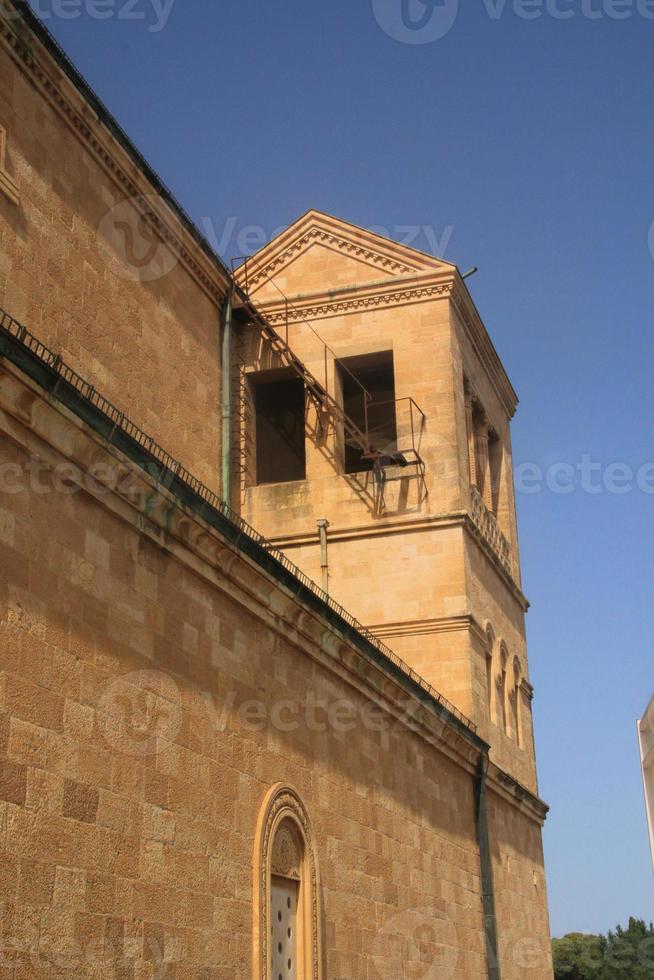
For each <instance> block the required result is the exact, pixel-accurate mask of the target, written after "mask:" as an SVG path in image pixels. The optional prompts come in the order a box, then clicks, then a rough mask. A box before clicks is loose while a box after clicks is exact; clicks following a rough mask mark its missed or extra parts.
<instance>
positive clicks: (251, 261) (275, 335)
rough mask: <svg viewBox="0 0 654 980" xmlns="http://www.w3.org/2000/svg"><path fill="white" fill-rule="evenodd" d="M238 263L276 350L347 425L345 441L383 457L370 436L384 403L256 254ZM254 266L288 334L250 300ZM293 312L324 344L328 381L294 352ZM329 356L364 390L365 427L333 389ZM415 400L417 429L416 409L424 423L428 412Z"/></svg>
mask: <svg viewBox="0 0 654 980" xmlns="http://www.w3.org/2000/svg"><path fill="white" fill-rule="evenodd" d="M236 263H241V266H240V268H241V270H242V272H241V274H240V275H239V279H240V280H241V287H242V289H243V291H244V293H245V297H246V299H247V309H248V312H249V313H250V314H251V316H252V319H253V320H255V321H256V322H257V323H258V324H259V327H260V329H261V330H262V333H263V334H264V336H266V337H267V338H268V340H269V341H270V342H271V344H272V347H273V350H275V352H276V353H277V354H279V355H280V356H281V358H282V360H283V361H284V363H285V364H286V365H287V366H288V367H291V368H292V369H293V370H294V371H295V372H296V374H298V375H299V377H301V378H302V380H303V381H304V384H305V387H306V388H307V390H308V392H309V394H310V395H311V396H312V397H313V399H314V401H315V402H316V404H317V407H318V408H319V409H321V410H322V411H324V412H325V413H327V414H328V415H331V417H332V418H333V419H334V420H335V421H336V422H338V423H339V424H340V425H342V427H343V431H344V436H345V442H346V443H347V444H348V445H350V446H353V447H356V448H357V449H359V450H360V451H361V454H362V456H363V458H365V459H370V460H374V459H375V458H377V459H379V457H380V455H381V452H382V451H381V450H380V448H379V447H378V446H376V445H375V444H374V442H373V441H372V439H371V437H370V424H369V415H370V411H371V409H373V408H374V409H377V408H379V407H380V406H381V404H382V403H381V402H374V400H373V396H372V395H371V393H370V392H369V391H368V390H367V388H366V387H365V385H363V384H362V383H361V382H360V381H359V379H358V378H357V376H356V375H355V374H354V373H353V372H352V371H351V370H350V368H349V367H348V366H347V364H346V363H345V362H344V361H343V360H341V358H339V357H338V355H337V354H336V352H335V351H334V350H333V349H332V348H331V347H330V346H329V344H328V343H327V342H326V341H325V340H324V339H323V337H321V335H320V334H319V333H318V331H317V330H316V329H315V327H314V326H313V324H312V323H310V321H309V320H307V319H305V318H304V317H303V316H302V313H301V311H300V310H298V309H297V307H295V306H293V304H292V303H291V302H290V300H289V299H288V297H287V296H286V294H285V293H284V292H283V290H282V289H280V287H279V286H278V285H277V283H276V282H275V280H274V279H273V278H272V277H271V276H269V275H268V273H267V272H266V270H265V269H264V268H263V266H262V265H261V263H260V262H259V261H258V259H257V258H256V257H254V256H239V257H238V258H235V259H232V269H234V266H235V264H236ZM252 266H254V267H255V275H254V277H253V278H254V280H255V282H256V283H258V282H260V281H262V282H264V283H266V284H267V285H269V286H272V288H273V289H274V290H275V291H276V292H277V293H278V294H279V296H280V301H281V303H282V305H283V311H284V313H283V321H284V337H282V336H281V334H280V333H279V332H278V331H277V330H276V328H275V327H273V326H272V324H271V323H270V322H269V321H268V320H267V318H266V317H265V315H264V314H263V313H262V312H261V311H260V310H259V309H258V308H257V306H255V304H254V303H253V302H252V300H251V299H250V284H251V279H252V277H251V275H250V270H251V268H252ZM291 312H292V313H293V322H294V324H295V325H298V324H299V325H301V326H302V327H306V328H307V329H308V330H309V331H310V332H311V333H312V334H313V336H314V337H315V338H316V339H317V340H318V342H319V344H320V345H321V347H322V351H323V356H322V360H323V362H324V384H322V383H321V382H318V381H317V379H316V378H315V377H314V376H313V375H312V374H311V372H310V371H309V370H308V368H307V367H306V365H305V364H303V362H302V361H301V360H300V359H299V358H298V357H297V356H296V355H295V354H294V353H293V351H292V349H291V347H290V344H289V323H290V320H289V314H290V313H291ZM329 357H331V358H332V360H333V361H334V362H335V363H336V364H338V367H339V370H340V371H342V372H344V373H346V374H347V375H349V377H350V378H351V379H352V380H353V381H354V382H355V384H356V385H357V386H358V388H359V389H360V391H361V398H362V409H363V410H362V416H363V427H361V426H360V425H359V424H357V422H355V421H354V420H353V419H352V418H351V417H350V416H348V415H347V413H346V412H345V411H344V410H343V408H342V406H341V405H340V404H339V402H338V401H337V400H336V398H334V396H333V395H332V394H330V392H329ZM403 400H404V399H396V402H400V401H403ZM409 400H410V402H411V405H412V407H411V412H412V418H411V421H412V428H413V410H414V408H415V409H416V411H417V412H418V413H419V414H420V415H421V416H422V419H423V424H424V420H425V418H426V417H425V414H424V412H422V410H421V409H420V408H419V407H418V405H417V404H416V402H415V401H414V399H413V398H411V399H409ZM412 445H413V446H414V447H415V439H412Z"/></svg>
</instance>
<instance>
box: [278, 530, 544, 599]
mask: <svg viewBox="0 0 654 980" xmlns="http://www.w3.org/2000/svg"><path fill="white" fill-rule="evenodd" d="M452 527H462V528H463V529H464V530H466V531H467V532H468V533H469V534H470V536H471V537H472V539H473V540H474V541H475V542H476V543H477V544H478V545H479V547H480V548H481V549H482V551H483V552H484V554H485V555H486V557H487V558H488V559H489V561H490V562H491V563H492V565H493V567H494V568H495V570H496V571H497V573H498V574H499V575H500V576H501V578H502V580H503V581H504V583H505V585H506V586H507V588H508V589H509V591H510V592H511V593H512V594H513V596H514V597H515V598H516V599H517V601H518V603H519V605H520V608H521V609H522V610H523V612H526V611H527V610H528V609H529V600H528V599H527V597H526V596H525V594H524V593H523V591H522V589H521V588H520V586H519V584H518V583H517V581H516V580H515V579H514V577H513V574H512V572H511V571H510V570H509V569H508V568H507V567H506V566H505V564H504V563H503V562H502V561H500V558H499V557H498V555H497V554H496V552H495V550H494V548H493V547H492V546H491V544H490V543H489V541H488V540H487V539H486V537H485V535H484V534H482V532H481V531H480V529H479V527H478V526H477V524H476V523H475V521H474V520H473V519H472V517H471V515H470V514H469V513H468V512H467V511H451V512H450V513H447V514H435V515H430V516H428V517H420V518H417V519H411V520H403V519H400V520H387V521H385V522H384V523H381V522H380V523H378V524H372V525H371V524H364V525H358V526H350V527H341V528H339V527H334V526H332V527H331V528H330V532H329V540H330V542H337V541H349V540H352V539H353V538H374V537H380V536H385V535H391V534H406V533H411V532H413V533H418V532H420V531H425V530H430V529H432V528H433V529H438V528H452ZM270 541H271V543H272V544H274V545H275V546H276V547H277V548H279V549H280V550H281V551H290V550H291V549H293V548H298V547H301V546H303V545H304V546H306V545H312V544H319V542H320V538H319V537H318V535H317V533H316V532H308V533H307V534H292V535H282V534H280V535H277V536H275V537H271V538H270Z"/></svg>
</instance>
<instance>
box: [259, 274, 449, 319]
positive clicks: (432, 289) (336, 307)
mask: <svg viewBox="0 0 654 980" xmlns="http://www.w3.org/2000/svg"><path fill="white" fill-rule="evenodd" d="M451 291H452V284H451V283H442V284H440V285H433V286H420V287H414V288H406V289H400V290H393V291H391V292H379V293H374V294H372V295H370V296H360V297H356V298H355V299H349V300H335V301H331V300H330V301H326V302H322V303H320V302H318V303H316V304H314V305H313V306H301V307H289V309H288V311H287V310H285V309H284V310H281V311H271V310H269V311H266V319H267V320H268V322H269V323H271V324H272V325H273V326H275V324H280V323H285V322H286V321H287V320H288V322H289V323H291V322H293V321H302V320H315V319H318V318H319V317H327V316H336V315H337V314H338V313H351V312H354V311H355V310H361V309H375V308H376V307H379V306H382V307H383V306H398V305H400V304H402V303H415V302H419V301H421V300H427V299H430V298H433V297H434V296H446V295H448V294H449V293H450V292H451ZM261 308H262V309H264V310H265V303H264V304H262V306H261Z"/></svg>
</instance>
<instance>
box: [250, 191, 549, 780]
mask: <svg viewBox="0 0 654 980" xmlns="http://www.w3.org/2000/svg"><path fill="white" fill-rule="evenodd" d="M237 278H238V280H239V282H240V284H241V286H242V288H243V290H244V292H245V293H246V295H247V297H248V300H249V302H250V303H251V304H252V306H254V307H256V309H257V310H258V311H259V312H260V313H261V315H262V317H263V318H264V319H265V322H266V323H267V324H269V325H270V327H271V328H273V329H272V330H271V331H269V332H268V333H267V332H266V330H265V329H261V325H260V324H257V323H256V322H251V321H248V320H247V317H245V318H243V320H242V322H241V324H240V326H239V327H238V330H237V334H238V343H239V348H238V349H239V357H240V361H241V370H240V373H239V382H238V403H239V406H240V411H239V418H240V433H239V441H238V457H239V458H238V460H235V462H236V463H238V468H239V471H240V474H241V488H240V490H241V509H242V513H243V516H244V517H245V518H246V520H248V521H249V522H250V523H251V524H252V525H253V526H254V527H256V528H257V529H258V530H259V531H261V532H262V533H263V534H264V535H265V536H266V537H268V538H269V539H271V540H272V541H273V543H274V544H276V545H277V546H278V547H280V548H281V549H282V550H283V551H285V552H286V553H287V554H288V555H289V557H290V558H291V560H292V561H294V562H295V563H296V564H297V565H299V566H300V568H301V569H302V570H303V571H305V572H306V574H308V575H309V576H310V577H311V578H313V579H314V580H315V581H316V582H317V583H319V584H322V585H323V588H326V589H328V590H329V592H330V594H331V595H333V597H334V598H335V599H336V600H337V601H338V602H340V603H342V604H343V605H344V606H345V607H346V608H347V609H348V610H349V611H350V612H351V613H352V614H353V615H354V616H356V617H357V618H358V619H359V620H360V621H361V622H362V623H363V624H364V625H365V626H367V627H368V628H369V629H370V630H371V631H372V632H373V633H374V634H375V635H377V636H378V637H379V638H380V639H383V640H384V642H385V643H386V644H388V646H390V647H391V648H392V649H393V650H394V651H395V652H396V653H397V654H398V655H399V656H400V657H402V659H403V660H404V661H405V662H406V663H408V664H409V665H410V666H411V667H413V669H414V670H416V671H417V672H418V673H419V674H421V675H422V676H423V677H424V678H425V679H426V680H427V681H429V682H430V683H431V684H432V685H433V686H434V687H435V688H436V689H437V690H438V691H440V692H441V693H442V694H443V695H445V697H447V698H448V699H449V700H450V701H451V702H453V704H455V705H456V707H457V708H459V710H461V711H462V712H463V713H464V714H465V715H467V716H468V717H469V718H470V719H471V720H473V721H474V722H475V723H476V724H477V726H478V729H479V733H480V735H481V736H482V737H483V738H484V739H486V740H487V741H488V742H489V743H490V745H491V749H492V758H493V761H495V762H496V763H497V764H498V765H499V766H501V767H502V768H503V769H505V770H506V771H508V772H509V773H511V774H512V775H513V776H515V778H516V779H518V780H519V781H520V782H522V783H523V784H524V785H525V786H527V787H528V788H529V789H530V790H534V791H535V790H536V772H535V762H534V750H533V738H532V725H531V699H532V688H531V685H530V684H529V680H528V677H529V671H528V662H527V652H526V642H525V626H524V615H525V612H526V609H527V605H528V604H527V601H526V599H525V597H524V596H523V594H522V591H521V583H520V563H519V554H518V537H517V528H516V514H515V498H514V489H513V471H512V459H511V435H510V422H511V419H512V417H513V415H514V413H515V410H516V406H517V398H516V395H515V392H514V390H513V387H512V386H511V383H510V382H509V379H508V377H507V375H506V372H505V371H504V368H503V366H502V364H501V362H500V360H499V357H498V355H497V353H496V351H495V349H494V347H493V344H492V342H491V340H490V338H489V335H488V333H487V331H486V329H485V327H484V325H483V323H482V321H481V318H480V316H479V313H478V312H477V309H476V307H475V305H474V303H473V301H472V299H471V296H470V294H469V292H468V289H467V287H466V284H465V282H464V281H463V279H462V278H461V275H460V274H459V271H458V269H457V268H456V266H454V265H451V264H449V263H447V262H444V261H440V260H438V259H435V258H433V257H431V256H428V255H425V254H423V253H421V252H417V251H415V250H413V249H411V248H408V247H406V246H402V245H398V244H396V243H394V242H391V241H389V240H387V239H385V238H383V237H381V236H379V235H376V234H373V233H371V232H368V231H365V230H364V229H361V228H358V227H355V226H353V225H350V224H347V223H346V222H343V221H340V220H337V219H335V218H333V217H329V216H327V215H325V214H321V213H319V212H316V211H311V212H309V213H308V214H306V215H304V216H303V217H302V218H300V219H299V220H298V221H297V222H295V224H293V225H292V226H291V227H290V228H288V229H287V230H286V231H285V232H284V233H283V234H281V235H280V236H279V237H277V238H276V239H275V240H274V241H272V242H271V243H270V244H269V245H267V246H266V247H265V248H264V249H262V250H261V251H260V252H259V253H258V254H257V255H255V256H254V257H252V258H250V259H248V260H247V261H246V262H244V264H243V265H242V266H241V267H240V269H239V270H238V272H237Z"/></svg>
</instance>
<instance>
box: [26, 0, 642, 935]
mask: <svg viewBox="0 0 654 980" xmlns="http://www.w3.org/2000/svg"><path fill="white" fill-rule="evenodd" d="M75 2H76V0H73V4H74V3H75ZM78 2H79V4H80V6H79V9H76V8H75V7H74V6H71V5H69V6H68V7H65V6H61V5H60V6H57V5H56V3H55V4H53V3H52V2H51V0H47V2H46V0H40V2H39V7H40V9H41V11H42V12H45V14H46V23H47V25H48V27H49V28H50V29H51V30H52V32H53V33H54V34H55V36H56V37H57V38H58V39H59V40H60V42H61V43H62V45H63V46H64V48H65V50H66V51H67V52H68V53H69V54H70V56H71V57H72V59H73V61H74V62H75V63H76V64H77V65H78V67H79V68H80V69H81V71H82V72H83V74H84V75H85V76H86V77H87V79H88V80H89V81H90V83H91V84H92V85H93V87H94V88H95V89H96V91H97V92H98V94H99V95H100V97H101V98H102V99H103V100H104V101H105V102H106V104H107V105H108V107H109V108H110V109H111V111H112V112H113V113H114V114H115V115H116V116H117V118H118V120H119V121H120V123H121V124H122V125H123V126H124V128H125V129H126V130H127V132H128V133H129V134H130V136H131V137H132V138H133V139H134V141H135V142H136V143H137V145H138V146H139V148H140V149H141V150H142V151H143V152H144V154H145V155H146V157H147V158H148V159H149V161H150V162H151V164H152V165H153V166H154V167H155V169H157V170H158V171H159V172H160V174H161V175H162V177H163V178H164V180H165V181H166V183H168V185H169V186H170V187H171V189H172V190H173V192H174V193H175V194H176V196H177V197H178V198H179V199H180V201H181V202H182V204H183V205H184V206H185V207H186V208H187V210H188V211H189V212H190V213H191V215H192V216H193V217H194V218H195V219H196V221H198V223H200V224H201V225H202V227H203V228H204V229H205V231H207V232H208V233H209V234H210V235H211V236H213V238H214V241H215V242H216V243H218V244H220V245H221V246H222V247H223V248H224V250H225V252H226V256H227V257H228V258H229V257H230V256H232V255H236V254H240V253H241V252H242V251H243V248H242V246H243V244H244V241H245V243H246V244H247V239H244V236H245V235H246V233H247V232H248V229H247V226H249V225H254V226H257V227H259V228H260V229H262V233H263V234H266V235H271V234H272V233H273V232H274V231H275V230H276V229H278V228H279V227H280V226H282V225H284V224H287V223H289V222H290V221H292V220H293V219H294V218H295V217H297V216H298V215H299V214H301V213H302V212H304V211H306V210H307V209H308V208H310V207H316V208H319V209H321V210H324V211H327V212H330V213H333V214H335V215H339V216H341V217H343V218H346V219H348V220H350V221H352V222H355V223H356V224H361V225H365V226H373V225H374V226H382V227H384V228H386V229H388V231H389V232H390V233H391V234H395V235H396V236H397V237H403V236H406V235H407V234H409V232H407V231H406V226H412V228H413V229H414V230H413V231H411V232H410V234H411V235H413V236H414V244H416V245H417V246H418V247H421V248H423V249H429V247H430V244H431V243H433V242H434V241H438V242H439V243H440V244H441V245H445V246H446V251H445V255H444V257H445V258H447V259H449V260H451V261H454V262H456V263H458V264H459V265H460V266H461V267H462V268H463V269H467V268H469V267H470V266H472V265H477V266H479V269H480V271H479V273H478V274H477V275H476V276H475V277H474V278H473V279H471V280H470V281H469V285H470V288H471V290H472V293H473V295H474V297H475V300H476V302H477V304H478V306H479V308H480V310H481V313H482V316H483V317H484V319H485V322H486V324H487V326H488V328H489V330H490V332H491V335H492V337H493V340H494V342H495V344H496V346H497V348H498V350H499V353H500V355H501V357H502V358H503V360H504V362H505V364H506V366H507V369H508V371H509V374H510V376H511V378H512V380H513V382H514V384H515V386H516V388H517V390H518V393H519V395H520V397H521V405H520V408H519V411H518V415H517V418H516V421H515V423H514V431H513V439H514V456H515V461H516V463H518V464H525V463H533V464H536V465H537V466H538V467H540V469H541V470H542V472H543V477H544V483H543V488H542V490H541V491H540V492H537V493H525V492H519V494H518V504H519V517H520V529H521V550H522V562H523V569H524V587H525V591H526V593H527V594H528V596H529V597H530V599H531V600H532V603H533V606H532V609H531V611H530V613H529V615H528V630H529V634H528V635H529V644H530V646H529V649H530V660H531V675H532V681H533V682H534V685H535V687H536V701H535V705H534V708H535V723H536V734H537V742H538V755H539V763H540V791H541V795H542V796H543V797H544V798H545V799H546V800H548V801H549V802H550V804H551V805H552V808H553V809H552V813H551V816H550V818H549V821H548V823H547V827H546V832H545V846H546V860H547V870H548V879H549V893H550V905H551V911H552V929H553V932H554V934H555V935H558V934H561V933H563V932H565V931H571V930H606V929H607V928H609V927H611V926H613V925H615V923H616V922H618V921H625V920H626V919H627V917H628V916H629V915H638V916H642V917H646V918H654V878H653V876H652V868H651V863H650V857H649V849H648V845H647V834H646V826H645V817H644V807H643V800H642V789H641V782H640V774H639V765H638V753H637V743H636V732H635V724H636V719H637V718H638V716H639V715H640V714H641V713H642V711H643V710H644V708H645V705H646V703H647V701H648V699H649V697H650V696H651V694H652V693H654V671H653V670H652V664H653V656H652V637H654V603H653V602H652V596H653V587H654V581H653V578H654V576H653V571H652V554H653V547H652V546H653V543H654V542H653V531H652V527H653V510H654V469H653V470H646V469H645V470H641V468H642V467H643V466H645V465H646V464H648V463H651V462H654V440H653V438H652V437H653V426H652V421H653V412H652V369H653V366H654V341H653V339H652V338H653V333H652V300H653V298H654V254H653V253H654V230H652V232H651V235H650V228H651V226H652V223H653V222H654V193H653V192H652V186H653V181H652V171H653V163H654V160H653V157H654V133H653V124H652V111H651V107H652V104H654V91H653V89H654V73H653V72H652V50H653V44H654V19H648V18H647V17H646V16H645V14H646V13H650V14H651V15H652V16H654V4H652V3H651V2H650V3H649V4H647V2H646V0H639V3H638V4H637V3H636V0H634V2H633V3H630V0H620V3H619V4H618V2H617V0H583V3H582V0H547V3H545V0H543V3H542V4H541V5H540V7H539V6H538V3H539V0H533V2H531V3H530V4H529V5H524V6H520V5H517V4H516V3H514V2H509V0H506V2H504V3H503V2H502V0H478V2H467V3H465V4H462V5H461V6H460V7H459V6H457V3H456V0H442V2H441V3H440V4H439V3H438V2H437V3H436V6H434V7H433V9H432V5H433V3H434V0H430V6H429V7H426V6H425V5H424V4H423V3H422V2H421V0H330V2H329V3H316V2H311V0H284V2H281V0H268V2H267V3H264V2H263V0H256V2H255V0H220V2H207V0H183V2H182V0H160V2H159V4H157V3H156V0H135V3H134V6H131V8H128V7H126V6H125V0H115V4H114V7H113V15H112V16H111V17H109V18H108V19H106V20H100V19H98V18H97V16H92V14H94V13H97V11H98V9H99V8H94V7H93V6H90V4H91V3H92V0H78ZM112 2H113V0H109V4H111V3H112ZM161 2H165V3H172V7H171V8H170V9H168V10H166V11H165V12H164V13H162V12H161V9H162V8H161ZM403 2H404V3H405V4H406V5H407V6H406V8H405V10H404V20H402V6H401V5H402V3H403ZM103 9H104V10H105V12H106V11H107V10H111V9H112V8H111V7H105V8H103ZM130 9H131V15H130ZM62 13H65V14H66V17H63V16H61V15H62ZM525 13H529V14H530V19H526V18H525V16H524V15H525ZM570 13H571V14H572V16H569V17H568V16H566V17H565V19H564V18H563V17H562V16H561V15H562V14H566V15H567V14H570ZM135 14H136V15H143V16H142V17H141V18H140V19H134V15H135ZM166 14H168V15H169V16H168V17H166ZM491 14H493V15H492V16H491ZM536 14H538V15H539V16H535V15H536ZM617 14H621V15H623V16H622V18H621V19H618V18H617V16H616V15H617ZM128 15H129V16H128ZM591 15H592V16H591ZM407 17H409V18H413V22H411V21H407ZM421 18H422V19H423V20H424V21H425V26H424V27H423V28H422V29H420V27H419V25H420V22H421ZM450 24H451V27H450V29H449V30H446V28H447V27H448V26H449V25H450ZM156 27H160V28H161V29H160V30H153V29H152V28H156ZM421 32H422V33H421ZM425 32H427V33H425ZM438 33H442V34H443V36H442V37H440V38H437V39H432V38H431V35H432V34H438ZM419 35H421V36H419ZM428 35H429V36H428ZM398 38H400V39H399V40H398ZM407 40H410V41H411V42H416V41H418V40H419V41H420V42H421V43H406V41H407ZM424 226H426V227H427V232H426V233H425V232H424V231H421V232H420V234H418V233H417V231H416V230H415V229H421V228H423V227H424ZM250 231H251V229H250ZM239 238H240V241H239ZM650 242H651V250H650ZM584 457H586V463H585V464H584V463H583V460H584ZM589 458H590V459H589ZM559 463H563V464H568V465H569V466H570V467H572V468H575V467H577V466H578V464H581V465H582V467H583V466H584V465H585V466H586V473H585V474H584V473H583V472H582V471H580V470H574V471H573V470H564V469H552V466H553V465H554V466H555V465H556V464H559ZM615 463H624V464H626V465H627V466H629V467H630V468H631V470H632V472H633V474H634V479H633V481H632V484H633V485H632V488H631V489H629V490H628V492H624V493H616V492H611V491H615V490H616V489H617V488H618V487H619V485H620V484H621V483H624V482H628V481H625V480H622V481H620V480H619V479H617V477H619V476H621V475H622V476H623V477H624V476H625V473H624V472H623V471H618V470H616V469H615V468H614V469H610V467H611V464H615ZM589 466H591V467H592V468H591V469H588V467H589ZM639 470H640V471H641V476H640V483H641V488H638V486H637V482H638V481H637V479H636V476H637V474H638V471H639ZM521 472H524V471H521ZM527 473H528V474H529V475H532V472H531V471H527ZM573 473H574V475H572V474H573ZM547 475H549V481H550V483H551V484H552V486H554V485H555V484H554V483H553V482H552V481H558V483H560V484H561V485H563V486H564V488H566V489H567V490H569V491H570V492H566V493H559V492H554V491H553V490H552V489H551V488H548V486H547V480H546V477H547ZM626 475H627V477H628V474H626ZM525 482H526V481H525ZM612 483H613V486H612V485H611V484H612ZM532 485H533V481H530V483H529V486H532ZM598 486H599V488H600V492H597V493H595V492H590V491H591V490H592V489H593V488H596V487H598ZM647 489H649V491H650V492H646V490H647Z"/></svg>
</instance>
